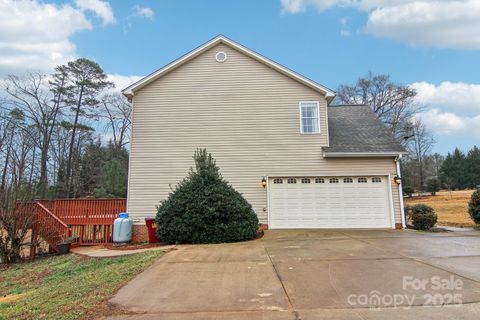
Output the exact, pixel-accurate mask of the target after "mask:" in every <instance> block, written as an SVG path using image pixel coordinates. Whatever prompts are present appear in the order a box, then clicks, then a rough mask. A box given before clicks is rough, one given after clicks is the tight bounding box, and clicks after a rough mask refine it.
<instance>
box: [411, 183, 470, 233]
mask: <svg viewBox="0 0 480 320" xmlns="http://www.w3.org/2000/svg"><path fill="white" fill-rule="evenodd" d="M473 191H474V190H460V191H440V192H438V193H437V195H436V196H427V195H421V196H414V197H412V198H405V205H409V206H412V205H415V204H420V203H421V204H426V205H429V206H431V207H432V208H433V209H434V210H435V212H436V213H437V215H438V222H437V224H438V225H443V226H452V227H473V226H475V224H474V223H473V221H472V219H470V216H469V214H468V202H469V201H470V197H471V196H472V193H473Z"/></svg>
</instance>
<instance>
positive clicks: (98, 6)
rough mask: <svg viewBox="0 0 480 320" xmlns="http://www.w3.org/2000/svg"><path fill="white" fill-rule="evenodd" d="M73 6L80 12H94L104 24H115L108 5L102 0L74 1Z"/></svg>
mask: <svg viewBox="0 0 480 320" xmlns="http://www.w3.org/2000/svg"><path fill="white" fill-rule="evenodd" d="M75 4H76V5H77V7H78V8H80V9H81V10H90V11H92V12H94V13H95V14H96V15H97V16H98V17H99V18H100V19H102V21H103V23H104V24H112V23H115V16H114V15H113V10H112V7H111V6H110V3H108V2H107V1H102V0H75Z"/></svg>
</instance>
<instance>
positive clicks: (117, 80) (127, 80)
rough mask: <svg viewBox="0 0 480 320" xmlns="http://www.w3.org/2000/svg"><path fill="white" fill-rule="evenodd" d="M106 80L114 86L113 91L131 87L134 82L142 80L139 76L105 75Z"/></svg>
mask: <svg viewBox="0 0 480 320" xmlns="http://www.w3.org/2000/svg"><path fill="white" fill-rule="evenodd" d="M107 77H108V80H109V81H111V82H113V83H114V84H115V90H116V91H121V90H123V89H125V88H126V87H128V86H129V85H131V84H132V83H134V82H137V81H138V80H140V79H142V78H143V77H141V76H123V75H120V74H109V75H107Z"/></svg>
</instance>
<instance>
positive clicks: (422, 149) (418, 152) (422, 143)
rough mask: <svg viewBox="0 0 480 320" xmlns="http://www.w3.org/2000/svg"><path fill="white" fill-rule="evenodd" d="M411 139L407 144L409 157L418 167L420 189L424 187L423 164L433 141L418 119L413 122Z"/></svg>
mask: <svg viewBox="0 0 480 320" xmlns="http://www.w3.org/2000/svg"><path fill="white" fill-rule="evenodd" d="M412 129H413V137H412V139H411V140H409V142H408V145H407V147H408V149H409V152H410V156H411V157H412V158H413V159H414V160H415V161H416V163H417V166H418V177H419V179H420V188H422V189H423V188H424V187H425V162H426V159H427V157H428V156H429V154H430V151H431V150H432V147H433V145H434V144H435V139H434V138H433V137H432V135H431V134H430V133H429V132H428V131H427V128H426V126H425V124H424V123H422V121H421V120H420V119H415V120H413V123H412Z"/></svg>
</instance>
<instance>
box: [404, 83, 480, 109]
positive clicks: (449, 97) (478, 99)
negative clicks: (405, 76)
mask: <svg viewBox="0 0 480 320" xmlns="http://www.w3.org/2000/svg"><path fill="white" fill-rule="evenodd" d="M410 86H411V87H412V88H414V89H415V90H416V91H417V101H418V102H419V103H420V104H422V105H426V106H430V107H436V108H441V109H445V110H454V111H456V112H463V113H470V114H480V84H472V83H464V82H449V81H445V82H442V83H440V85H438V86H436V85H434V84H431V83H428V82H416V83H412V84H411V85H410Z"/></svg>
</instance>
